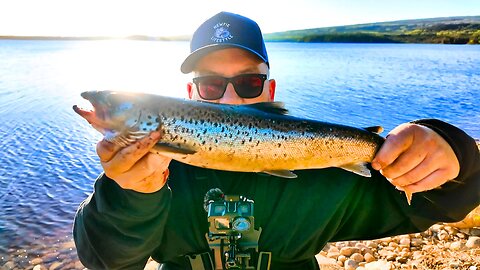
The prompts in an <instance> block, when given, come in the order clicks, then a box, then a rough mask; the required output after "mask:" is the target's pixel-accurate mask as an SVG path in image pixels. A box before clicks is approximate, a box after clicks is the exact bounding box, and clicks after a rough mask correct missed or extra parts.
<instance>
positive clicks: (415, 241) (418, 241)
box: [410, 238, 423, 247]
mask: <svg viewBox="0 0 480 270" xmlns="http://www.w3.org/2000/svg"><path fill="white" fill-rule="evenodd" d="M410 245H412V246H414V247H419V246H422V245H423V240H422V239H419V238H414V239H412V240H411V241H410Z"/></svg>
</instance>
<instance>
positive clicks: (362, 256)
mask: <svg viewBox="0 0 480 270" xmlns="http://www.w3.org/2000/svg"><path fill="white" fill-rule="evenodd" d="M32 252H33V251H28V250H12V252H11V253H10V255H9V256H8V258H4V257H1V258H0V259H1V260H0V269H2V270H13V269H15V270H17V269H18V270H20V269H22V270H23V269H26V270H74V269H75V270H76V269H78V270H85V269H86V268H85V267H84V266H83V265H82V264H81V263H80V262H79V261H78V259H77V258H76V253H75V246H74V244H73V242H72V241H71V240H70V241H68V242H65V243H61V244H59V245H58V246H55V247H52V249H51V250H49V252H48V253H47V254H45V255H42V254H41V252H38V251H37V253H36V254H37V255H32V254H34V253H32ZM317 260H318V261H319V264H320V265H321V267H322V268H321V269H322V270H342V269H346V270H354V269H355V270H393V269H405V270H410V269H425V270H426V269H428V270H430V269H442V270H453V269H460V270H480V227H474V228H469V229H459V228H456V227H452V226H448V225H445V224H437V225H434V226H432V227H430V228H429V229H428V230H427V231H425V232H422V233H416V234H407V235H399V236H394V237H386V238H382V239H376V240H370V241H348V242H335V243H329V244H327V246H325V248H324V249H323V250H322V251H321V252H320V254H318V256H317ZM156 265H157V264H156V262H154V261H149V263H148V264H147V266H146V267H145V270H155V269H156Z"/></svg>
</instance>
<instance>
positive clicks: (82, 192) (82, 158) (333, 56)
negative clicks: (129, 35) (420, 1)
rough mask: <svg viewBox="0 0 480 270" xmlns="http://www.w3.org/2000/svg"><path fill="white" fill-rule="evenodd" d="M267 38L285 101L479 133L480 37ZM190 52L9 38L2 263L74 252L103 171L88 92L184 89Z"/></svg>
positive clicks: (3, 114)
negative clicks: (82, 112) (473, 42)
mask: <svg viewBox="0 0 480 270" xmlns="http://www.w3.org/2000/svg"><path fill="white" fill-rule="evenodd" d="M267 46H268V49H269V52H270V55H269V57H270V61H271V67H272V73H271V75H272V77H274V78H275V79H276V80H277V100H281V101H284V102H285V103H286V106H287V108H289V109H290V111H291V113H292V114H294V115H298V116H303V117H309V118H315V119H320V120H324V121H330V122H337V123H342V124H348V125H353V126H360V127H363V126H372V125H382V126H384V127H385V129H386V130H387V131H389V130H390V129H392V128H393V127H395V126H396V125H398V124H400V123H403V122H407V121H410V120H414V119H418V118H428V117H434V118H439V119H442V120H445V121H448V122H451V123H453V124H455V125H457V126H459V127H461V128H462V129H464V130H465V131H467V132H468V133H469V134H470V135H472V136H473V137H476V138H480V106H478V101H479V100H480V64H479V63H480V46H447V45H392V44H389V45H385V44H374V45H370V44H368V45H365V44H292V43H272V44H267ZM187 51H188V44H187V43H186V42H143V41H82V42H79V41H0V123H1V124H0V137H1V140H0V149H2V152H1V153H0V268H1V267H2V266H4V265H5V263H6V262H8V261H14V262H15V265H17V266H18V267H19V268H20V267H27V266H28V265H29V264H30V261H31V260H32V259H34V258H37V257H39V258H42V259H43V260H44V262H53V261H55V260H69V259H72V258H73V259H74V258H75V250H74V247H73V245H72V244H71V238H72V237H71V227H72V220H73V217H74V214H75V210H76V208H77V206H78V204H79V203H80V202H81V201H82V200H83V199H85V198H86V197H87V195H88V194H89V193H90V192H91V191H92V186H93V181H94V179H95V177H96V176H97V175H98V174H99V173H100V172H101V168H100V166H99V163H98V159H97V156H96V154H95V144H96V142H97V141H98V140H99V139H100V135H99V134H97V132H96V131H94V130H93V129H92V128H91V127H90V126H89V125H88V124H87V123H86V121H84V120H83V119H81V118H80V117H79V116H77V115H76V114H75V113H74V112H73V110H72V109H71V107H72V105H73V104H79V103H80V104H82V102H83V101H82V100H81V98H80V96H79V94H80V93H81V92H82V91H85V90H93V89H121V90H131V91H145V92H153V93H158V94H163V95H171V96H178V97H185V95H184V92H185V82H186V81H187V80H188V79H189V77H188V76H187V75H182V74H181V73H180V71H179V66H180V63H181V60H182V59H183V57H184V56H185V54H186V52H187ZM384 135H385V134H384ZM52 254H53V255H52ZM69 267H71V266H64V268H65V269H67V268H69Z"/></svg>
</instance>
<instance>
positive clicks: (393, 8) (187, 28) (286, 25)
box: [0, 0, 480, 36]
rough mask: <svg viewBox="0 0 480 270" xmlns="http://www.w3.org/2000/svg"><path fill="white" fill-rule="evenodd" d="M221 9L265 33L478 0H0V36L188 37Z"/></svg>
mask: <svg viewBox="0 0 480 270" xmlns="http://www.w3.org/2000/svg"><path fill="white" fill-rule="evenodd" d="M221 10H226V11H231V12H235V13H239V14H242V15H245V16H247V17H250V18H252V19H254V20H256V21H257V22H258V23H259V25H260V27H261V28H262V30H263V32H264V33H269V32H277V31H285V30H294V29H305V28H316V27H325V26H337V25H350V24H359V23H369V22H383V21H392V20H402V19H419V18H432V17H446V16H473V15H480V0H436V1H434V0H383V1H373V0H358V1H354V0H295V1H291V0H277V1H274V0H224V1H219V0H175V1H161V0H136V1H134V0H0V35H60V36H91V35H110V36H126V35H132V34H141V35H188V34H191V33H192V32H193V31H194V30H195V28H196V27H197V26H198V25H199V24H200V23H201V22H202V21H203V20H205V19H206V18H208V17H210V16H211V15H213V14H215V13H216V12H219V11H221Z"/></svg>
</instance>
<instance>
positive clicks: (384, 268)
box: [365, 260, 393, 270]
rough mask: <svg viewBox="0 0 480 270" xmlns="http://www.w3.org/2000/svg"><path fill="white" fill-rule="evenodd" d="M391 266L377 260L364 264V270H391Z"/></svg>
mask: <svg viewBox="0 0 480 270" xmlns="http://www.w3.org/2000/svg"><path fill="white" fill-rule="evenodd" d="M392 269H393V264H392V263H390V262H387V261H384V260H379V261H375V262H371V263H367V264H365V270H392Z"/></svg>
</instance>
